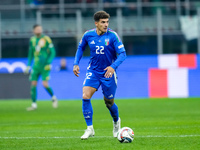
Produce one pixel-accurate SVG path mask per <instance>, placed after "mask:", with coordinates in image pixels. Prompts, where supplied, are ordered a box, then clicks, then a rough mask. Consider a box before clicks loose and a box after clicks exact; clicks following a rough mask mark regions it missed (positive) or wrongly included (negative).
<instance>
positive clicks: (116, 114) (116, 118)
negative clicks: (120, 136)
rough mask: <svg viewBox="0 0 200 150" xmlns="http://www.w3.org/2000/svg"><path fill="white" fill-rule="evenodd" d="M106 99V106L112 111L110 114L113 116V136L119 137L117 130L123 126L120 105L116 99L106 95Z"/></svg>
mask: <svg viewBox="0 0 200 150" xmlns="http://www.w3.org/2000/svg"><path fill="white" fill-rule="evenodd" d="M104 101H105V104H106V107H107V108H108V110H109V111H110V115H111V116H112V118H113V136H114V137H117V132H118V131H119V129H120V128H121V119H120V117H119V111H118V106H117V105H116V103H115V102H114V99H108V98H106V97H105V96H104Z"/></svg>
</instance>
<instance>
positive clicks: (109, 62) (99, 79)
mask: <svg viewBox="0 0 200 150" xmlns="http://www.w3.org/2000/svg"><path fill="white" fill-rule="evenodd" d="M109 18H110V15H109V14H108V13H106V12H105V11H98V12H96V13H95V14H94V21H95V26H96V28H95V29H92V30H89V31H86V32H85V34H84V35H83V37H82V39H81V41H80V43H79V46H78V50H77V52H76V56H75V60H74V69H73V71H74V74H75V75H76V76H77V77H78V76H79V75H78V74H79V73H80V72H79V66H78V65H79V61H80V59H81V57H82V55H83V51H84V50H85V47H86V46H87V45H89V47H90V55H91V57H90V62H89V66H88V68H87V73H86V78H85V81H84V83H83V97H82V98H83V99H82V111H83V116H84V118H85V121H86V124H87V129H86V130H85V133H84V134H83V136H81V139H88V137H90V136H94V134H95V132H94V128H93V122H92V119H93V118H92V117H93V108H92V104H91V98H92V95H93V94H94V93H95V92H96V91H97V90H98V88H99V86H100V85H101V87H102V90H103V95H104V101H105V104H106V107H107V108H108V109H109V111H110V114H111V116H112V118H113V136H114V137H117V132H118V130H119V129H120V128H121V120H120V118H119V113H118V107H117V105H116V104H115V103H114V97H115V92H116V88H117V76H116V72H115V70H116V69H117V67H118V66H119V65H120V64H121V63H122V62H123V61H124V60H125V58H126V52H125V49H124V45H123V44H122V42H121V40H120V38H119V36H118V35H117V33H116V32H114V31H113V30H111V29H109V28H108V24H109ZM117 54H118V57H117Z"/></svg>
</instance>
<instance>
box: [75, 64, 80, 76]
mask: <svg viewBox="0 0 200 150" xmlns="http://www.w3.org/2000/svg"><path fill="white" fill-rule="evenodd" d="M73 72H74V74H75V76H77V77H79V75H78V74H79V73H80V72H79V66H78V65H74V68H73Z"/></svg>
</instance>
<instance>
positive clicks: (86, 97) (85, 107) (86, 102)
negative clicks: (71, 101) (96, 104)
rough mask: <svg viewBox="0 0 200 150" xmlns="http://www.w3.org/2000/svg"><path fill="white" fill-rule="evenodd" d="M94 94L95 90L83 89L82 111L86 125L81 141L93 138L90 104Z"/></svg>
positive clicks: (91, 88)
mask: <svg viewBox="0 0 200 150" xmlns="http://www.w3.org/2000/svg"><path fill="white" fill-rule="evenodd" d="M95 92H96V89H95V88H93V87H89V86H84V87H83V99H82V111H83V116H84V118H85V122H86V124H87V129H86V130H85V133H84V134H83V135H82V136H81V139H88V137H90V136H94V134H95V133H94V128H93V122H92V119H93V108H92V104H91V98H92V95H93V94H94V93H95Z"/></svg>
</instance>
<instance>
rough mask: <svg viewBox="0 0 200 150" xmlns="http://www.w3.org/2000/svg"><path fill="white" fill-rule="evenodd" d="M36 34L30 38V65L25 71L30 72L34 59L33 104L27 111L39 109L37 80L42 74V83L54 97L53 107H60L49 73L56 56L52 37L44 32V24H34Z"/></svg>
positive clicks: (32, 78)
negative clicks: (51, 85) (50, 84)
mask: <svg viewBox="0 0 200 150" xmlns="http://www.w3.org/2000/svg"><path fill="white" fill-rule="evenodd" d="M33 33H34V36H33V37H31V38H30V43H29V53H28V65H27V68H26V69H25V71H24V72H25V73H26V74H28V73H29V71H30V69H31V64H32V60H33V66H32V70H31V74H30V80H31V99H32V105H31V107H28V108H27V111H31V110H35V109H37V103H36V100H37V89H36V87H37V81H38V78H39V77H40V76H42V85H43V86H44V88H45V89H46V91H47V92H48V93H49V95H50V96H51V97H52V102H53V103H52V105H53V108H57V107H58V100H57V98H56V96H55V95H54V93H53V90H52V88H51V87H50V86H49V83H48V80H49V74H50V70H51V63H52V61H53V59H54V57H55V49H54V46H53V43H52V41H51V39H50V38H49V37H48V36H46V35H43V34H42V26H40V25H37V24H36V25H34V26H33Z"/></svg>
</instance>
